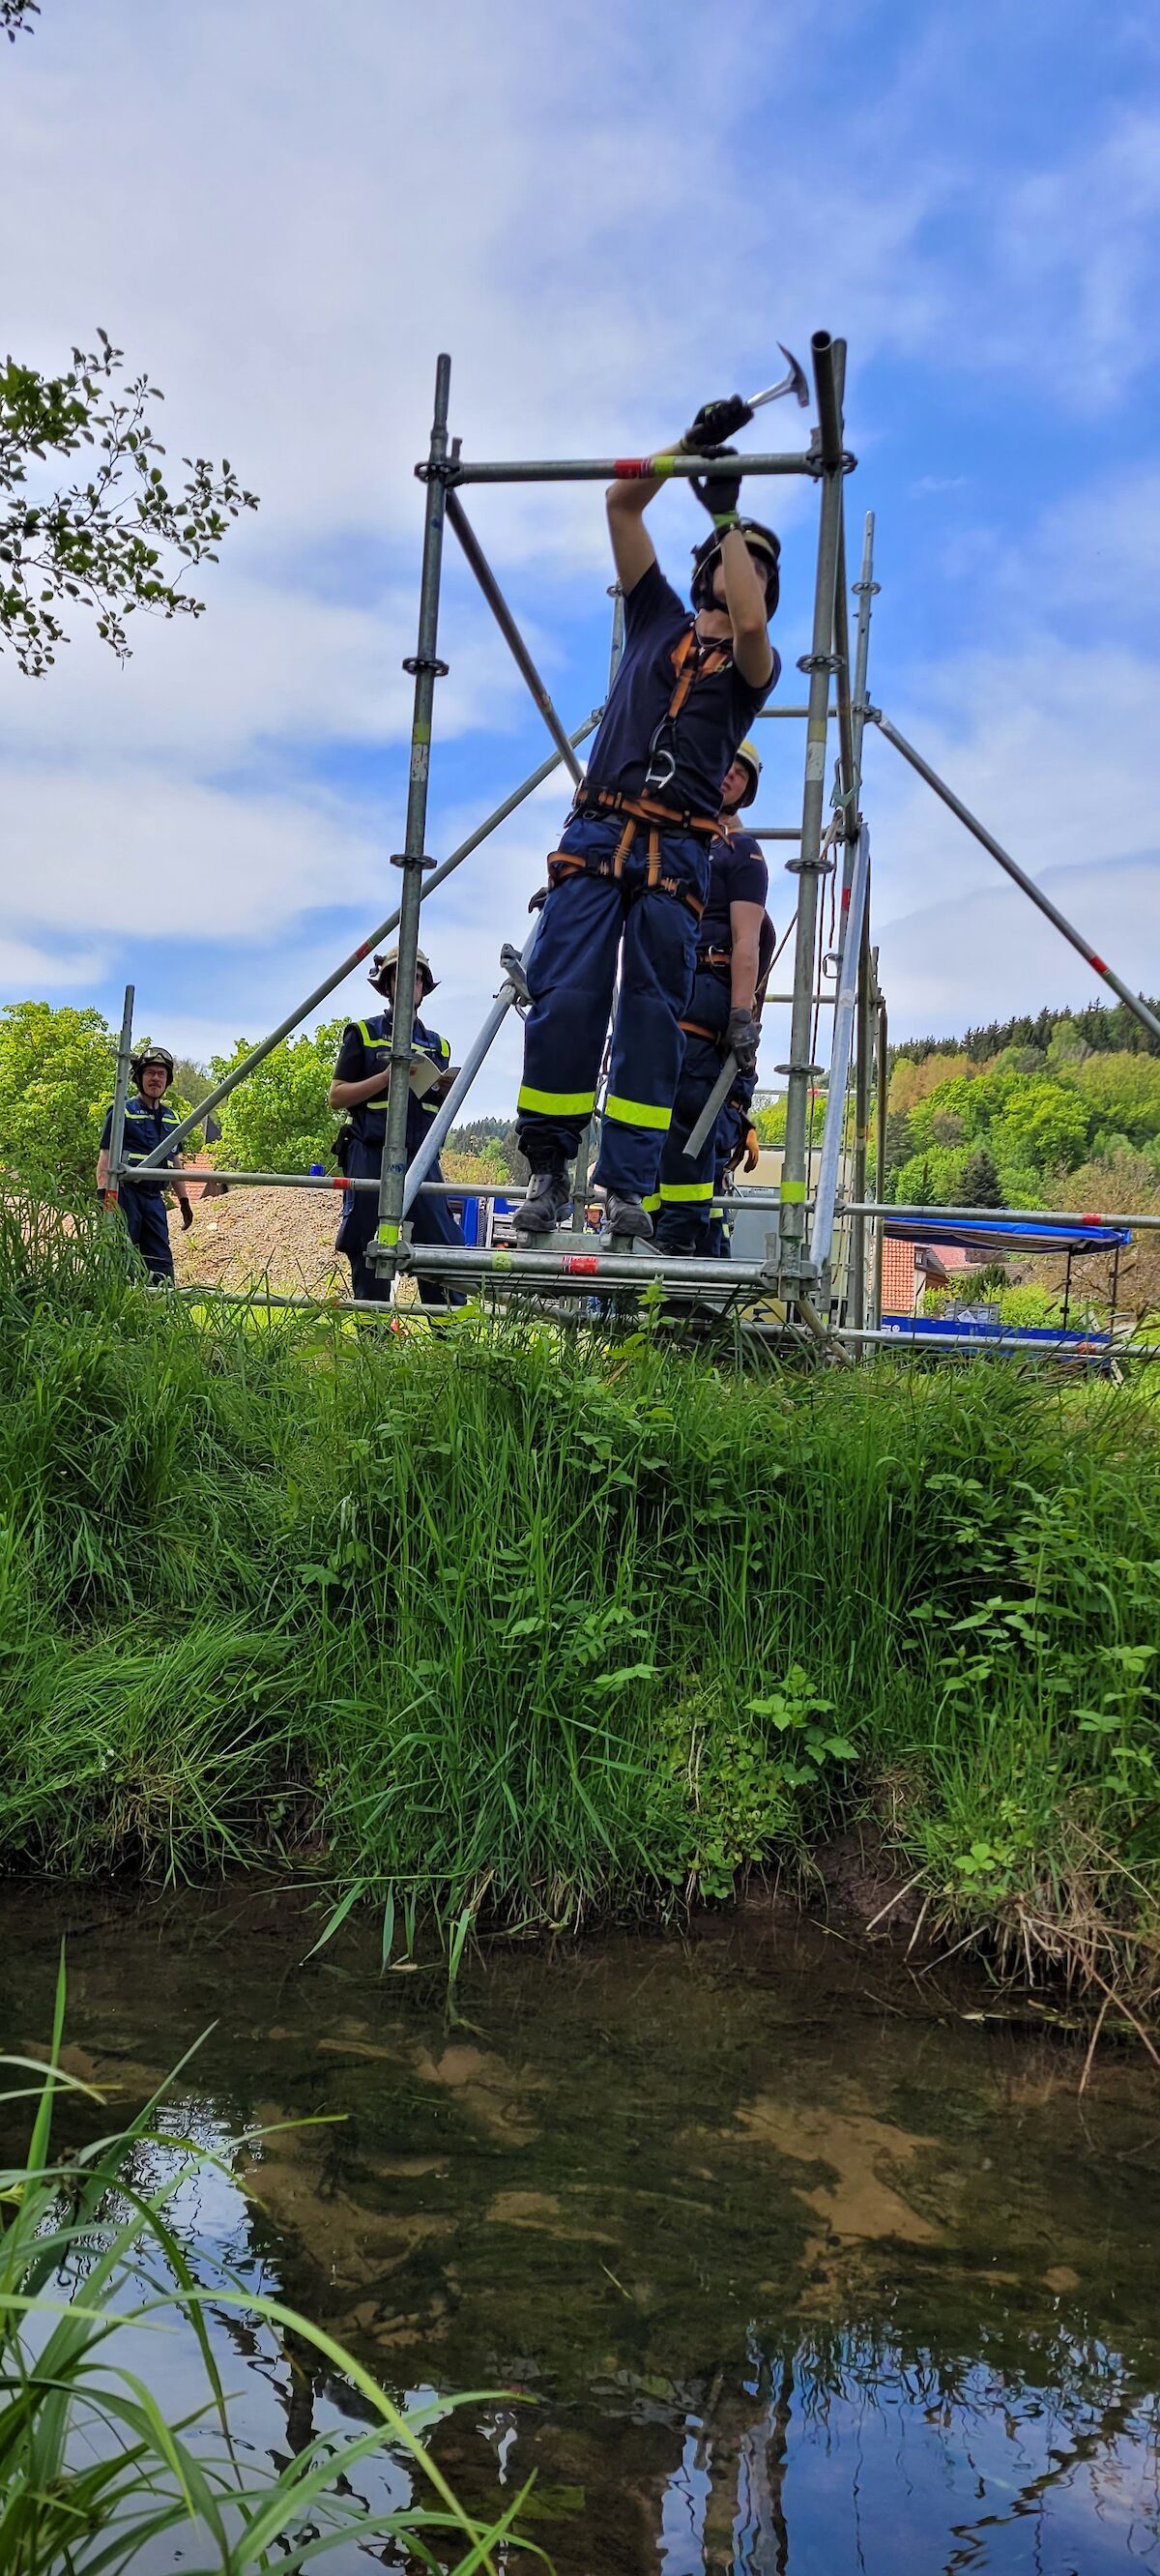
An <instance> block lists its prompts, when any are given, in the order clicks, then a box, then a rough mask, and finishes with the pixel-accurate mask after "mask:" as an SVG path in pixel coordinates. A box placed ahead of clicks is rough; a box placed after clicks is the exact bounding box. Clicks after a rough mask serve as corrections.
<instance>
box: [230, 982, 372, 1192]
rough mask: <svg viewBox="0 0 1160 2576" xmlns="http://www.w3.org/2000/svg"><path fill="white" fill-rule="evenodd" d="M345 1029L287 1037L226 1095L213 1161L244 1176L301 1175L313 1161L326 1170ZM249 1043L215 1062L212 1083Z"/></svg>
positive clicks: (332, 1026)
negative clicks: (334, 1080)
mask: <svg viewBox="0 0 1160 2576" xmlns="http://www.w3.org/2000/svg"><path fill="white" fill-rule="evenodd" d="M346 1025H347V1023H346V1020H345V1019H341V1020H329V1021H328V1022H327V1023H326V1026H325V1027H324V1028H320V1029H316V1030H315V1031H314V1033H313V1035H312V1036H307V1037H300V1038H286V1039H285V1040H284V1041H283V1043H282V1045H281V1046H278V1047H275V1048H274V1051H273V1053H272V1055H268V1056H267V1057H266V1059H265V1062H264V1063H263V1064H260V1065H259V1066H258V1067H257V1070H256V1072H254V1073H251V1074H249V1075H248V1076H247V1078H246V1080H245V1082H240V1083H239V1084H238V1087H237V1090H236V1091H231V1093H230V1095H229V1098H228V1100H223V1102H222V1104H221V1107H220V1109H219V1110H218V1111H217V1116H218V1119H219V1120H220V1123H221V1131H222V1132H221V1142H220V1144H219V1145H218V1146H217V1147H216V1148H215V1159H216V1161H217V1162H219V1163H221V1164H222V1165H223V1166H224V1167H226V1168H229V1169H234V1170H237V1171H249V1172H306V1171H309V1168H310V1165H311V1164H312V1163H327V1164H329V1159H330V1151H331V1147H332V1145H333V1143H334V1139H335V1136H336V1135H337V1133H338V1127H339V1116H338V1113H337V1112H336V1111H335V1110H333V1109H331V1107H330V1106H329V1103H328V1101H327V1096H326V1095H327V1092H328V1090H329V1088H330V1078H331V1075H332V1073H333V1072H334V1060H335V1057H336V1055H337V1053H338V1044H339V1040H340V1038H341V1036H342V1032H343V1030H344V1028H345V1027H346ZM251 1043H252V1041H251V1040H250V1039H249V1038H239V1039H238V1042H237V1045H236V1047H235V1048H234V1051H233V1054H232V1055H228V1056H215V1057H214V1059H213V1064H212V1067H211V1071H212V1074H213V1079H214V1081H215V1082H220V1081H221V1079H222V1077H223V1075H224V1074H227V1073H229V1072H230V1071H231V1070H232V1068H233V1066H234V1065H235V1064H240V1063H241V1060H242V1057H243V1056H245V1055H248V1054H249V1052H250V1046H251Z"/></svg>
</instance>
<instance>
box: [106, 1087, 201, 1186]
mask: <svg viewBox="0 0 1160 2576" xmlns="http://www.w3.org/2000/svg"><path fill="white" fill-rule="evenodd" d="M180 1125H181V1120H180V1117H179V1115H178V1112H177V1111H176V1109H171V1108H169V1106H168V1105H167V1103H166V1101H165V1100H164V1099H161V1100H159V1101H158V1102H157V1103H156V1105H155V1106H154V1105H153V1104H152V1103H151V1102H149V1101H148V1100H143V1099H142V1097H141V1094H140V1092H139V1091H131V1092H130V1093H129V1096H128V1099H127V1100H126V1102H125V1141H124V1146H123V1148H122V1161H123V1162H125V1163H143V1162H145V1161H146V1160H147V1158H148V1156H149V1155H150V1154H151V1153H152V1152H153V1149H154V1147H155V1146H157V1145H160V1144H163V1143H164V1140H165V1138H166V1136H168V1135H169V1133H170V1130H171V1129H172V1128H174V1127H180ZM112 1141H113V1112H112V1110H111V1109H108V1110H107V1111H106V1113H105V1123H104V1126H103V1127H102V1129H101V1152H102V1154H107V1153H108V1151H109V1147H110V1145H111V1144H112ZM165 1160H166V1163H167V1164H169V1163H172V1161H173V1156H172V1155H171V1154H167V1155H166V1157H165ZM154 1187H156V1188H157V1189H159V1190H161V1189H164V1187H165V1184H164V1181H162V1180H158V1181H157V1182H156V1184H154V1183H153V1182H152V1181H143V1182H142V1183H141V1184H140V1189H139V1191H138V1195H140V1190H142V1189H143V1190H144V1192H145V1195H146V1197H148V1195H149V1192H150V1191H151V1190H152V1189H153V1188H154Z"/></svg>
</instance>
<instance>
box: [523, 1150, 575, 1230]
mask: <svg viewBox="0 0 1160 2576" xmlns="http://www.w3.org/2000/svg"><path fill="white" fill-rule="evenodd" d="M571 1203H572V1194H571V1191H570V1190H569V1188H568V1174H567V1172H566V1170H565V1169H564V1168H563V1167H562V1166H560V1167H559V1168H557V1170H555V1171H552V1172H533V1173H532V1176H531V1179H530V1181H529V1182H528V1195H527V1197H526V1199H524V1200H523V1201H522V1202H521V1204H520V1206H519V1207H517V1208H514V1209H513V1211H512V1224H513V1225H514V1227H515V1230H516V1233H517V1234H554V1233H555V1230H556V1227H557V1226H558V1225H562V1224H563V1222H564V1219H565V1217H566V1216H567V1213H568V1210H569V1207H570V1206H571Z"/></svg>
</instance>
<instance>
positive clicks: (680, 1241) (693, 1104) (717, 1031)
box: [656, 966, 729, 1255]
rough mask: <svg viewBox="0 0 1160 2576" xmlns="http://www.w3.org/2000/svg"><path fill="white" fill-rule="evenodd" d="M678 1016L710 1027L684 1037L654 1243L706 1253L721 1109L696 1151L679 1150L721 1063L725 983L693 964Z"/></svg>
mask: <svg viewBox="0 0 1160 2576" xmlns="http://www.w3.org/2000/svg"><path fill="white" fill-rule="evenodd" d="M683 1017H684V1018H685V1019H687V1020H692V1021H693V1022H694V1023H695V1025H696V1026H697V1027H698V1028H702V1029H712V1030H713V1031H714V1035H713V1036H712V1037H707V1038H706V1037H696V1036H693V1035H691V1034H688V1035H686V1037H685V1052H684V1055H683V1057H682V1059H681V1071H680V1078H679V1080H678V1083H677V1096H676V1099H675V1101H674V1103H673V1123H672V1128H671V1131H670V1133H669V1135H668V1136H667V1137H666V1139H665V1148H664V1152H663V1154H662V1155H661V1169H660V1210H661V1212H660V1218H659V1222H658V1224H657V1229H656V1236H657V1242H658V1243H659V1244H660V1245H661V1247H662V1249H663V1250H664V1251H665V1252H686V1253H696V1254H706V1255H707V1254H709V1253H711V1252H712V1251H713V1249H714V1246H713V1244H712V1241H711V1239H710V1238H711V1226H710V1208H711V1205H712V1199H713V1186H714V1179H715V1174H716V1169H717V1162H718V1138H719V1136H720V1133H721V1121H722V1118H723V1117H724V1115H725V1112H724V1110H722V1111H721V1113H720V1114H719V1116H718V1118H717V1121H716V1124H715V1126H713V1127H712V1128H710V1131H709V1134H708V1135H707V1137H706V1138H705V1142H704V1144H703V1145H702V1147H701V1151H700V1153H699V1154H697V1155H694V1156H690V1155H688V1154H686V1153H685V1151H684V1146H685V1140H686V1138H687V1137H688V1135H689V1133H690V1130H691V1129H692V1128H694V1127H695V1126H696V1124H697V1120H698V1118H699V1117H700V1115H701V1111H702V1110H703V1108H704V1106H705V1102H706V1101H707V1099H708V1097H709V1094H710V1092H711V1091H712V1088H713V1085H714V1083H715V1082H716V1081H717V1079H718V1076H719V1075H720V1071H721V1066H722V1064H723V1062H724V1053H725V1031H726V1028H727V1026H728V1021H729V985H728V983H727V982H726V981H725V980H724V978H723V977H722V976H720V975H718V974H715V973H714V971H713V969H712V967H711V966H702V967H699V968H698V971H697V974H696V976H695V977H694V980H693V991H692V997H691V1000H690V1002H689V1007H688V1010H687V1011H686V1012H684V1014H683Z"/></svg>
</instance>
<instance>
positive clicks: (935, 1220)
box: [882, 1210, 1132, 1254]
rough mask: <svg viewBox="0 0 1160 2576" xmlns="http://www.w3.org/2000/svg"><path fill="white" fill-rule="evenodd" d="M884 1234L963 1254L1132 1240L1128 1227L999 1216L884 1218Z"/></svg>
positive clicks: (1110, 1246)
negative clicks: (1015, 1221)
mask: <svg viewBox="0 0 1160 2576" xmlns="http://www.w3.org/2000/svg"><path fill="white" fill-rule="evenodd" d="M882 1230H883V1233H884V1234H889V1235H893V1236H894V1237H895V1238H896V1240H899V1241H901V1242H903V1243H930V1244H939V1243H955V1244H959V1245H961V1246H962V1248H963V1250H964V1251H966V1252H994V1253H1000V1254H1001V1253H1004V1252H1115V1251H1116V1250H1117V1249H1118V1248H1122V1247H1123V1245H1124V1244H1126V1243H1130V1242H1131V1240H1132V1237H1131V1235H1130V1233H1129V1231H1128V1228H1127V1226H1124V1225H1104V1224H1102V1223H1101V1221H1100V1220H1099V1218H1097V1217H1077V1218H1076V1221H1075V1224H1074V1225H1005V1224H1004V1223H1003V1220H1002V1218H1001V1217H997V1218H996V1219H995V1221H994V1222H992V1221H991V1219H990V1218H989V1217H978V1216H964V1217H957V1218H952V1217H945V1216H943V1217H940V1216H938V1215H936V1214H935V1212H934V1211H933V1210H932V1213H931V1217H930V1220H929V1222H928V1221H927V1220H926V1219H925V1218H919V1217H890V1216H888V1217H886V1218H884V1219H883V1227H882Z"/></svg>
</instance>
